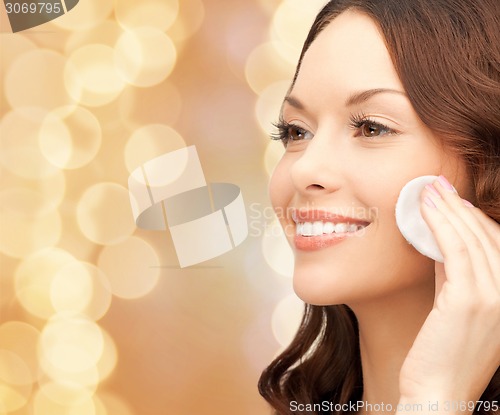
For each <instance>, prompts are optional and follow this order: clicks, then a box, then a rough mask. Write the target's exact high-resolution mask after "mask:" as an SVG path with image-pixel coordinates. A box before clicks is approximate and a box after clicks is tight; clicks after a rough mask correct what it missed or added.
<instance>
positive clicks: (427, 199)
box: [424, 196, 436, 208]
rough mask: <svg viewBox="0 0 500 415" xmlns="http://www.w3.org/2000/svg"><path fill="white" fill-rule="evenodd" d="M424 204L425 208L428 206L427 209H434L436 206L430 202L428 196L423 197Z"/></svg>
mask: <svg viewBox="0 0 500 415" xmlns="http://www.w3.org/2000/svg"><path fill="white" fill-rule="evenodd" d="M424 202H425V204H426V205H427V206H429V207H431V208H435V207H436V205H435V204H434V202H433V201H432V200H431V198H430V197H428V196H425V197H424Z"/></svg>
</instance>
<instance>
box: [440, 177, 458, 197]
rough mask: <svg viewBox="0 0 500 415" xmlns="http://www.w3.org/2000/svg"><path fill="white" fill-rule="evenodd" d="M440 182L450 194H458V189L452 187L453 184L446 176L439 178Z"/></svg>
mask: <svg viewBox="0 0 500 415" xmlns="http://www.w3.org/2000/svg"><path fill="white" fill-rule="evenodd" d="M438 181H439V183H440V184H441V186H443V187H444V188H445V189H446V190H449V191H450V192H453V193H457V191H456V189H455V188H454V187H453V186H452V185H451V183H450V182H449V181H448V180H447V179H446V177H444V176H442V175H441V176H439V177H438Z"/></svg>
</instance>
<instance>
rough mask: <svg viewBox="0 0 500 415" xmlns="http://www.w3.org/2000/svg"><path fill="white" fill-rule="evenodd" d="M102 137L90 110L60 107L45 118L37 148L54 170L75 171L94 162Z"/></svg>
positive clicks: (97, 122)
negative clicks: (57, 168) (38, 147)
mask: <svg viewBox="0 0 500 415" xmlns="http://www.w3.org/2000/svg"><path fill="white" fill-rule="evenodd" d="M101 137H102V132H101V125H100V124H99V121H98V120H97V118H96V117H95V116H94V114H92V113H91V112H90V111H89V110H87V109H85V108H82V107H76V108H73V107H61V108H58V109H56V110H54V111H52V112H50V113H49V114H47V116H46V117H45V119H44V121H43V124H42V127H41V130H40V136H39V145H40V149H41V152H42V154H43V155H44V156H45V158H46V159H47V160H48V161H49V162H51V163H52V164H53V165H54V166H56V167H59V168H61V169H77V168H80V167H82V166H84V165H86V164H88V163H89V162H90V161H92V160H93V159H94V157H95V156H96V154H97V152H98V151H99V148H100V147H101Z"/></svg>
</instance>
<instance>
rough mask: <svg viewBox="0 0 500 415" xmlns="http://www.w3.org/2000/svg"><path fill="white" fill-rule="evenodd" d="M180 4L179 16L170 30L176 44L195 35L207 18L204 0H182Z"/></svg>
mask: <svg viewBox="0 0 500 415" xmlns="http://www.w3.org/2000/svg"><path fill="white" fill-rule="evenodd" d="M179 6H180V10H179V16H178V17H177V19H176V20H175V22H174V24H173V25H172V26H171V27H170V28H169V30H168V33H169V35H170V36H171V37H172V39H173V40H174V41H175V43H176V44H178V43H179V42H183V41H185V40H186V39H188V38H190V37H191V36H193V35H194V34H195V33H196V32H197V31H198V29H199V28H200V27H201V25H202V23H203V21H204V19H205V6H204V5H203V0H182V2H180V3H179Z"/></svg>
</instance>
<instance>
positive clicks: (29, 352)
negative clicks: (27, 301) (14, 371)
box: [0, 321, 40, 383]
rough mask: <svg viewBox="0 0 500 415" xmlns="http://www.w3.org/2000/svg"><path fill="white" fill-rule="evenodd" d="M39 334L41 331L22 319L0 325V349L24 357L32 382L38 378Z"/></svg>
mask: <svg viewBox="0 0 500 415" xmlns="http://www.w3.org/2000/svg"><path fill="white" fill-rule="evenodd" d="M39 336H40V332H39V331H38V330H37V329H36V328H35V327H33V326H30V325H29V324H27V323H24V322H22V321H8V322H6V323H3V324H2V325H0V350H8V351H10V352H12V353H14V354H16V355H17V356H19V357H20V358H21V359H22V361H23V362H24V364H26V367H27V368H28V370H29V376H30V379H29V382H31V383H34V382H35V381H36V380H37V379H38V373H39V366H38V358H37V352H36V345H37V343H38V339H39ZM27 380H28V379H27Z"/></svg>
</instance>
